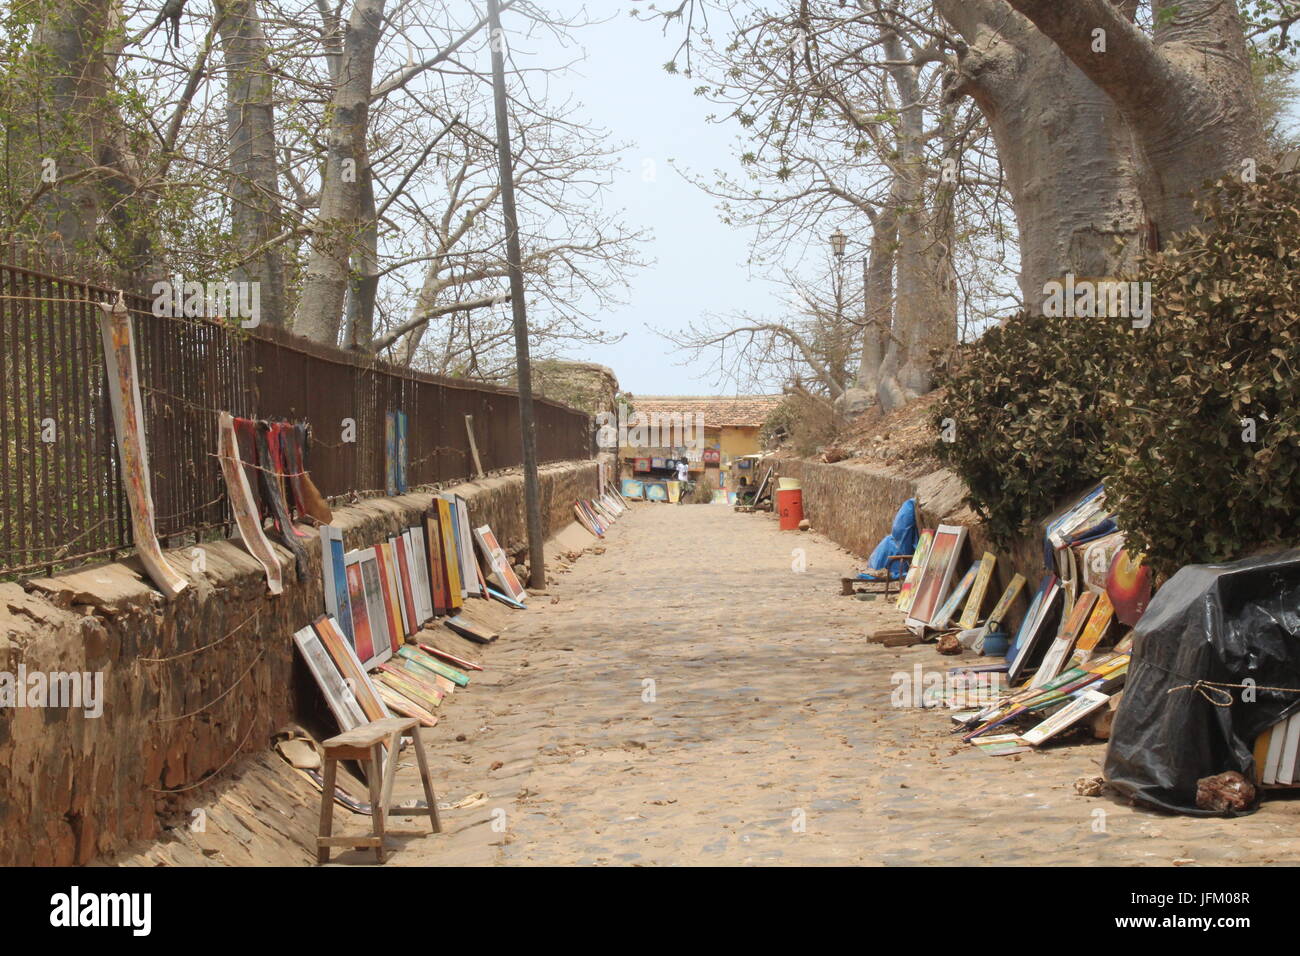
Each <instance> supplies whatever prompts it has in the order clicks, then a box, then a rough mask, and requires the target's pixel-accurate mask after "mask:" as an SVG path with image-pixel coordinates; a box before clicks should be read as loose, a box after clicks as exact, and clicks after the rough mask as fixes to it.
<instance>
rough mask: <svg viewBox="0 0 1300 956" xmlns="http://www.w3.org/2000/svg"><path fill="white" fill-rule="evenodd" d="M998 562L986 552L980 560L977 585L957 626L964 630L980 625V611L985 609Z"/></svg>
mask: <svg viewBox="0 0 1300 956" xmlns="http://www.w3.org/2000/svg"><path fill="white" fill-rule="evenodd" d="M997 560H998V559H997V558H996V557H994V556H993V555H992V554H991V553H990V552H988V551H985V552H984V556H983V557H982V558H980V569H979V573H978V574H977V575H976V576H975V585H974V587H972V588H971V591H970V597H969V598H967V599H966V607H965V608H964V609H963V610H962V612H961V618H959V619H958V621H957V626H958V627H960V628H962V629H963V630H967V629H969V628H972V627H974V626H975V625H977V624H979V620H980V611H982V610H983V609H984V596H985V595H986V594H988V591H989V582H990V581H992V580H993V568H994V566H995V565H996V564H997Z"/></svg>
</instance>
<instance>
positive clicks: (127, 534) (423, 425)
mask: <svg viewBox="0 0 1300 956" xmlns="http://www.w3.org/2000/svg"><path fill="white" fill-rule="evenodd" d="M42 265H43V264H42ZM116 295H117V293H116V290H114V289H112V288H111V287H110V286H109V285H108V284H107V283H105V282H103V281H100V282H87V281H78V280H75V279H68V278H59V277H58V276H55V275H51V274H49V272H46V271H41V269H40V268H37V267H34V266H33V265H32V264H31V263H28V262H25V261H23V260H22V259H21V258H20V257H18V256H12V261H11V262H8V263H6V262H0V575H14V574H24V573H31V572H38V571H45V572H47V573H50V572H53V571H54V570H55V569H57V568H66V567H69V566H71V565H75V564H78V563H81V562H84V561H86V560H89V559H92V558H111V557H113V556H114V555H116V554H118V553H120V552H125V551H127V550H129V549H130V548H131V530H130V516H129V512H128V510H127V503H126V497H125V495H124V491H123V487H122V480H121V475H120V473H119V466H118V459H117V452H116V447H115V445H114V434H113V416H112V412H111V410H110V406H109V403H108V394H107V392H106V390H105V372H104V355H103V345H102V343H101V340H100V333H99V315H100V314H101V312H100V309H99V308H98V306H97V305H96V303H97V302H104V303H111V302H112V301H114V300H115V298H116ZM126 304H127V308H128V311H129V312H130V314H131V317H132V323H133V326H134V329H135V340H136V351H137V362H138V366H139V367H138V373H139V382H140V396H141V401H142V403H143V406H144V419H145V437H146V441H147V444H148V453H149V467H150V474H151V484H152V490H153V496H154V510H155V513H156V516H157V530H158V537H159V538H160V540H161V541H162V543H163V546H164V547H170V546H176V545H178V544H184V543H188V542H191V541H195V540H201V539H203V538H206V537H210V536H212V535H214V534H216V533H223V534H229V533H230V530H231V528H230V522H231V516H230V511H229V506H228V503H227V501H226V497H225V486H224V482H223V481H222V478H221V470H220V466H219V464H218V462H217V459H216V457H215V451H216V436H217V413H218V412H219V411H228V412H230V413H231V414H233V415H235V416H242V417H248V418H265V419H270V420H284V419H288V420H293V421H302V420H306V421H307V422H309V423H310V424H311V426H312V443H311V450H310V452H309V456H308V468H309V470H310V471H311V475H312V480H313V481H314V482H315V483H316V485H317V487H318V488H319V489H320V491H321V493H322V494H324V495H326V496H327V497H335V498H336V497H339V496H344V495H348V494H351V493H357V494H360V495H366V494H371V493H380V492H382V489H383V488H384V486H385V481H384V478H385V454H386V452H385V448H386V444H385V422H386V417H387V413H388V412H389V411H398V410H400V411H404V412H405V413H406V415H407V423H408V424H407V456H408V466H407V485H408V487H417V486H419V485H428V484H435V483H439V482H446V481H450V480H453V479H458V478H466V477H469V476H470V475H472V474H473V468H474V465H473V461H472V457H471V454H470V446H469V436H468V434H467V432H466V428H465V416H466V415H472V416H473V417H474V429H475V439H476V444H477V447H478V453H479V458H480V459H481V462H482V466H483V469H484V470H485V471H494V470H497V469H502V468H509V467H513V466H516V465H518V464H520V462H521V460H522V449H521V444H520V433H519V406H518V396H517V394H516V393H515V392H514V391H512V390H510V389H507V388H500V387H496V386H493V385H487V384H483V383H479V382H469V381H463V380H459V379H449V378H442V377H439V376H434V375H428V374H424V373H420V372H413V371H410V370H407V369H400V368H398V367H396V366H391V365H388V364H387V363H384V362H381V361H378V360H377V359H375V358H374V357H373V356H369V355H364V354H361V353H353V352H347V351H344V350H341V349H336V348H331V347H328V346H322V345H316V344H313V343H310V342H307V341H305V340H303V339H299V338H295V337H294V336H292V335H290V334H288V333H286V332H284V331H283V330H280V329H275V328H257V329H254V330H244V329H242V328H239V327H238V326H235V325H227V324H223V323H221V322H217V321H211V320H207V319H194V318H170V317H159V316H155V315H154V314H153V309H152V305H153V302H152V300H151V299H148V298H146V297H144V296H140V295H131V294H128V295H127V296H126ZM349 420H350V421H349ZM536 421H537V456H538V460H539V461H543V462H546V461H558V460H563V459H571V458H588V457H590V454H591V441H592V439H591V434H592V432H591V420H590V418H589V416H588V415H587V414H586V413H584V412H581V411H577V410H575V409H572V408H569V407H567V406H565V405H561V404H559V403H557V402H553V401H548V400H546V399H543V398H538V399H537V400H536ZM348 432H351V434H350V435H349V434H348ZM349 437H351V438H352V440H350V441H349V440H345V439H346V438H349Z"/></svg>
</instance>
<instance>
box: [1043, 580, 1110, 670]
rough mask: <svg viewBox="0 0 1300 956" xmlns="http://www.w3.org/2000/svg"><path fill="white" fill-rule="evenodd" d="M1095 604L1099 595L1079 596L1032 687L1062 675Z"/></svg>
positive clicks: (1087, 594)
mask: <svg viewBox="0 0 1300 956" xmlns="http://www.w3.org/2000/svg"><path fill="white" fill-rule="evenodd" d="M1095 603H1097V595H1095V594H1093V593H1092V592H1091V591H1084V592H1083V593H1082V594H1080V595H1079V599H1078V600H1077V601H1075V602H1074V607H1073V608H1072V609H1071V611H1070V614H1069V616H1068V617H1066V619H1065V623H1064V624H1062V625H1061V631H1060V633H1059V634H1057V635H1056V639H1055V640H1054V641H1052V643H1051V646H1049V647H1048V648H1047V653H1046V654H1045V655H1044V656H1043V663H1042V664H1040V665H1039V667H1038V670H1037V671H1036V672H1035V673H1034V678H1033V680H1031V681H1030V682H1029V686H1030V687H1042V686H1043V685H1044V684H1046V683H1047V682H1048V681H1049V680H1052V679H1053V678H1054V677H1056V676H1057V675H1058V674H1060V673H1061V669H1062V668H1063V667H1065V662H1066V661H1068V660H1069V659H1070V654H1071V652H1072V651H1073V650H1074V642H1075V641H1077V640H1078V639H1079V634H1080V633H1081V632H1082V631H1083V625H1084V624H1085V623H1086V622H1087V620H1088V615H1089V614H1091V613H1092V606H1093V605H1094V604H1095Z"/></svg>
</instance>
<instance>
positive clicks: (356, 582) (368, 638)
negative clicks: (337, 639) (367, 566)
mask: <svg viewBox="0 0 1300 956" xmlns="http://www.w3.org/2000/svg"><path fill="white" fill-rule="evenodd" d="M361 555H362V552H360V551H349V552H348V553H347V556H346V557H345V558H344V569H345V570H344V573H345V576H346V580H347V585H348V605H349V607H350V608H351V611H352V629H351V633H349V634H348V638H349V640H350V642H351V644H352V650H353V651H354V652H355V653H356V655H357V658H358V659H359V660H362V661H367V660H370V658H372V657H374V656H375V641H374V635H373V633H372V631H371V627H370V608H369V606H368V605H367V603H366V582H365V578H364V577H363V576H362V574H361Z"/></svg>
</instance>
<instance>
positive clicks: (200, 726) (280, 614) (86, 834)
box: [0, 462, 596, 866]
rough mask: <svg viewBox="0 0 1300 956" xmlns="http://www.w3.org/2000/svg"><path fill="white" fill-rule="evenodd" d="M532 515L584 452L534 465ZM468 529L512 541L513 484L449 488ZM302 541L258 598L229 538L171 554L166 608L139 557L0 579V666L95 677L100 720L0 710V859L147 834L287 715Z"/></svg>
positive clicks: (300, 599)
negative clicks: (281, 580) (175, 582)
mask: <svg viewBox="0 0 1300 956" xmlns="http://www.w3.org/2000/svg"><path fill="white" fill-rule="evenodd" d="M541 485H542V507H543V522H544V523H545V524H546V527H547V529H548V533H553V532H555V531H558V530H560V529H562V528H564V527H566V526H567V525H568V524H569V523H570V522H572V521H573V502H574V501H575V500H576V499H578V498H580V497H590V496H591V495H592V494H593V493H594V491H595V485H596V465H595V462H574V463H565V464H556V465H550V466H545V467H543V468H542V469H541ZM448 490H454V491H456V492H458V493H459V494H461V495H463V496H464V497H465V498H466V499H467V500H468V502H469V505H470V516H471V522H472V523H473V524H476V525H477V524H481V523H484V522H486V523H488V524H490V525H492V527H493V530H494V531H495V532H496V534H497V537H498V539H499V540H500V541H501V543H502V546H503V547H505V548H506V549H507V550H508V551H515V550H519V549H521V548H523V547H524V543H525V530H524V512H523V497H524V496H523V479H522V477H521V476H520V475H518V474H515V475H503V476H496V477H492V478H486V479H482V480H480V481H477V482H468V483H464V484H460V485H456V486H454V487H453V488H451V489H448ZM432 498H433V495H432V493H412V494H408V495H403V496H401V497H397V498H375V499H369V500H365V501H361V502H359V503H357V504H355V505H352V506H349V507H346V508H340V509H338V510H336V512H335V520H334V523H335V524H336V525H338V526H339V527H340V528H342V530H343V536H344V544H345V545H346V547H348V548H349V549H350V548H357V547H365V546H368V545H370V544H374V543H375V542H377V541H380V540H382V539H383V538H384V537H386V535H387V534H388V533H390V532H393V531H396V530H397V529H398V528H399V527H404V526H407V525H410V524H413V523H415V521H416V520H417V519H418V518H419V516H420V515H422V514H423V513H424V511H425V510H426V509H427V508H428V506H429V503H430V501H431V500H432ZM311 534H312V536H311V537H310V538H306V539H304V544H305V546H306V550H307V554H308V566H307V567H306V569H305V573H304V574H303V576H302V578H301V579H299V578H298V577H297V576H296V575H295V572H294V570H293V566H292V559H291V558H290V557H289V552H288V551H287V550H286V549H284V548H282V547H280V546H278V545H277V546H276V550H277V553H278V554H279V555H280V558H281V564H282V565H283V566H284V567H285V568H286V572H285V578H286V580H285V588H284V593H283V594H281V595H279V596H278V597H271V596H270V595H269V594H268V593H267V590H266V583H265V578H264V575H263V572H262V569H261V566H260V565H258V564H257V563H256V562H255V561H254V560H253V559H252V558H251V557H250V556H249V555H248V553H247V552H246V551H245V550H244V549H243V547H242V546H240V545H237V544H235V543H233V542H228V541H222V542H211V543H205V544H204V545H202V549H201V551H200V550H198V549H188V550H181V551H173V552H169V553H168V560H169V561H170V562H171V563H172V565H173V566H174V567H176V569H177V570H178V571H179V572H181V573H182V574H184V576H185V577H186V578H187V579H188V580H189V582H190V587H188V588H187V589H186V590H185V591H184V592H183V593H182V594H181V595H180V597H179V598H178V599H177V600H176V601H174V602H172V603H170V604H168V603H166V602H164V601H163V600H162V598H161V596H160V595H159V594H158V593H157V592H156V591H155V590H154V589H153V588H152V587H150V586H149V585H148V584H147V583H146V579H145V578H144V576H143V573H142V569H141V567H140V565H139V562H138V561H136V560H134V559H132V560H130V561H125V562H120V563H116V564H107V565H101V566H99V567H94V568H90V569H86V570H82V571H78V572H75V573H70V574H65V575H61V576H59V577H55V578H45V579H37V580H32V581H28V582H26V583H25V585H24V586H19V585H18V584H13V583H4V584H0V672H4V673H7V674H14V675H16V674H18V673H19V669H20V667H21V668H25V670H26V672H27V673H29V674H30V673H35V672H53V671H62V672H72V671H77V672H98V673H100V674H102V680H103V714H102V716H99V717H97V718H91V717H88V716H86V715H85V714H84V712H83V711H82V710H73V709H64V708H41V709H36V708H29V707H13V708H0V865H5V866H13V865H33V864H35V865H68V864H78V863H85V862H87V861H89V860H91V859H93V858H95V857H96V856H98V855H100V854H103V853H107V852H109V851H111V850H113V849H116V848H118V847H121V846H123V845H124V844H126V843H127V842H129V841H131V840H136V839H149V838H153V837H154V836H156V834H157V832H158V828H159V825H160V820H161V819H163V818H165V817H166V816H168V815H169V814H172V813H174V812H175V811H176V809H177V808H178V807H180V806H182V805H183V802H184V801H185V800H186V792H187V790H188V789H192V788H193V787H195V786H196V785H198V784H200V783H202V782H204V781H209V780H213V779H217V778H219V777H220V776H221V774H222V773H223V772H226V771H227V768H229V767H232V766H233V765H234V764H235V763H236V758H237V757H238V756H239V755H240V754H241V753H247V752H252V751H257V750H261V749H264V748H265V747H266V746H267V743H268V741H269V739H270V737H271V735H272V734H273V733H274V732H275V731H276V730H277V729H278V728H280V727H281V726H283V725H284V724H285V723H287V722H288V721H289V720H290V719H291V718H292V717H293V715H294V714H295V713H296V712H297V711H298V704H299V701H298V700H297V697H296V690H297V689H298V688H301V687H303V686H305V685H304V682H305V681H306V680H309V678H307V677H306V674H305V669H304V668H303V667H302V666H301V663H298V664H297V665H296V666H295V653H294V651H293V643H292V640H291V636H292V634H293V632H294V631H296V630H298V629H299V628H301V627H303V626H305V625H306V624H309V623H310V622H311V621H312V620H313V619H314V618H315V617H317V616H318V615H319V614H321V613H323V612H324V597H323V594H322V583H321V576H320V548H319V539H318V538H317V537H316V535H315V532H314V531H313V532H312V533H311Z"/></svg>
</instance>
